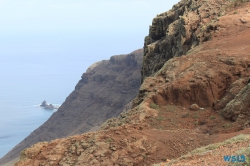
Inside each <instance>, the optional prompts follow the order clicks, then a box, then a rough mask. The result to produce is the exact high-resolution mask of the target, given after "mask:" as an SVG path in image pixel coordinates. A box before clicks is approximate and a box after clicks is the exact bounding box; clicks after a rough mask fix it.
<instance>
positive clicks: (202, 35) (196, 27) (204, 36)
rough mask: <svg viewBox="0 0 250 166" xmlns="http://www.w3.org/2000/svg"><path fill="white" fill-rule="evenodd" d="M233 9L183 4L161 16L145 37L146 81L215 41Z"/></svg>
mask: <svg viewBox="0 0 250 166" xmlns="http://www.w3.org/2000/svg"><path fill="white" fill-rule="evenodd" d="M229 5H230V1H228V0H218V1H215V0H213V1H211V0H210V1H205V0H199V1H197V0H181V1H180V2H179V3H178V4H176V5H174V6H173V8H172V9H171V10H169V11H168V12H165V13H162V14H159V15H157V17H155V18H154V19H153V22H152V25H151V26H150V29H149V35H148V36H147V37H145V42H144V57H143V66H142V81H143V80H144V79H145V78H146V77H148V76H153V75H154V74H155V73H156V72H157V71H158V70H160V69H161V67H162V66H163V65H164V64H165V62H166V61H168V60H169V59H171V58H173V57H178V56H182V55H185V54H186V53H187V52H188V51H189V50H190V49H192V48H194V47H196V46H197V45H199V44H200V43H202V42H205V41H208V40H209V39H211V37H212V34H213V32H215V31H216V30H218V29H220V28H221V27H218V26H217V24H216V22H217V20H218V18H219V17H220V16H222V15H224V14H225V12H226V11H225V9H226V8H227V7H228V6H229Z"/></svg>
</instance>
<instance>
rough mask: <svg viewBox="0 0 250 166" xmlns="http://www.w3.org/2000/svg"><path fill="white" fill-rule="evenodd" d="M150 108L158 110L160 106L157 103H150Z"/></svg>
mask: <svg viewBox="0 0 250 166" xmlns="http://www.w3.org/2000/svg"><path fill="white" fill-rule="evenodd" d="M150 108H153V109H155V110H158V109H159V106H158V105H157V104H155V103H150Z"/></svg>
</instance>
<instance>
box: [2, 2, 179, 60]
mask: <svg viewBox="0 0 250 166" xmlns="http://www.w3.org/2000/svg"><path fill="white" fill-rule="evenodd" d="M177 2H178V1H177V0H172V1H167V0H154V1H153V0H126V1H125V0H124V1H123V0H119V1H117V0H105V1H104V0H22V1H20V0H0V23H1V26H0V44H1V46H2V48H1V50H2V51H3V50H5V49H6V48H8V49H10V48H12V49H17V50H18V51H19V52H22V51H23V50H24V52H25V50H26V51H27V49H33V50H34V49H36V51H37V50H39V49H41V50H43V51H44V49H46V51H45V53H49V52H50V51H51V52H57V51H55V50H54V49H59V48H60V47H61V46H62V47H63V48H62V47H61V48H60V49H62V50H67V51H66V52H68V51H69V52H70V50H71V51H72V49H77V50H74V51H73V54H77V56H79V55H82V56H87V55H84V52H85V51H86V50H88V49H89V50H88V51H87V52H94V51H96V52H97V53H98V54H99V55H98V57H99V56H100V57H102V56H103V57H104V58H107V57H109V56H111V55H109V54H110V53H111V54H120V53H129V52H131V51H133V50H134V49H137V48H140V47H142V46H143V39H144V37H145V36H146V35H147V34H148V28H149V25H151V22H152V19H153V18H154V17H155V16H156V15H157V14H159V13H162V12H165V11H167V10H169V9H170V8H172V6H173V4H175V3H177ZM93 45H95V46H94V47H93ZM98 45H99V47H100V48H101V49H104V51H106V52H107V53H105V52H103V55H100V54H101V52H100V51H101V50H100V49H99V50H98V49H97V50H93V49H94V48H96V47H98ZM100 45H101V46H100ZM1 46H0V47H1ZM67 46H68V48H67ZM114 47H116V48H114ZM83 49H84V50H85V51H83ZM112 50H113V51H112ZM5 51H8V50H5ZM12 51H13V50H12ZM28 52H30V51H28ZM31 52H32V51H31ZM0 53H1V52H0ZM33 53H34V52H33ZM85 53H86V52H85ZM59 54H60V52H59ZM33 55H34V54H33ZM64 55H65V56H67V55H66V54H64ZM93 55H94V54H93ZM37 56H38V55H37Z"/></svg>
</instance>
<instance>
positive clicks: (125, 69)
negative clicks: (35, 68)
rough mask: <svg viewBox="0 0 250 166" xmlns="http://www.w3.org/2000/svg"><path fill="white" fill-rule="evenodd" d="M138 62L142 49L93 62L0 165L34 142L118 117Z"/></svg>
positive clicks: (133, 88) (135, 83)
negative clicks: (48, 113)
mask: <svg viewBox="0 0 250 166" xmlns="http://www.w3.org/2000/svg"><path fill="white" fill-rule="evenodd" d="M141 64H142V50H141V49H140V50H137V51H134V52H132V53H130V54H128V55H119V56H112V57H111V58H110V60H103V61H100V62H98V63H95V64H93V65H92V66H91V67H89V68H88V70H87V71H86V73H84V74H83V75H82V79H81V80H80V81H79V82H78V84H77V85H76V87H75V90H74V91H73V92H72V93H71V94H70V95H69V96H68V97H67V99H66V101H65V102H64V103H63V104H62V106H61V107H60V108H59V109H58V111H57V112H55V113H54V114H53V115H52V116H51V117H50V118H49V120H47V121H46V122H45V123H44V124H43V125H42V126H40V127H39V128H38V129H36V130H35V131H34V132H32V133H31V134H30V135H29V136H28V137H27V138H25V139H24V140H23V141H22V142H21V143H19V144H18V145H17V146H16V147H15V148H14V149H13V150H11V151H10V152H9V153H8V154H7V155H6V156H4V157H3V158H2V159H1V164H2V163H5V162H8V161H10V160H12V159H13V158H15V157H18V156H19V154H20V152H21V150H23V149H24V148H27V147H29V146H31V145H33V144H35V143H37V142H41V141H50V140H52V139H56V138H61V137H67V136H70V135H74V134H80V133H84V132H87V131H93V130H97V129H98V128H99V127H100V125H101V124H102V123H103V122H104V121H106V120H107V119H109V118H111V117H116V116H118V115H119V114H120V113H121V112H122V110H123V109H124V108H125V107H126V106H127V104H128V103H129V102H131V101H132V99H133V98H135V97H136V95H137V93H138V89H139V86H140V71H141Z"/></svg>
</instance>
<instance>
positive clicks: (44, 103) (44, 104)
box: [40, 100, 58, 110]
mask: <svg viewBox="0 0 250 166" xmlns="http://www.w3.org/2000/svg"><path fill="white" fill-rule="evenodd" d="M40 107H42V108H43V109H45V110H54V109H58V107H56V106H54V105H53V104H48V103H47V101H46V100H44V101H43V102H42V104H41V105H40Z"/></svg>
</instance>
